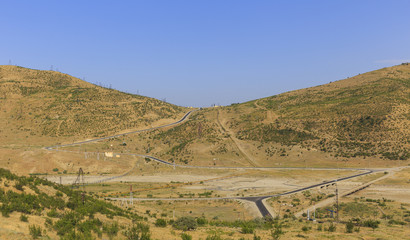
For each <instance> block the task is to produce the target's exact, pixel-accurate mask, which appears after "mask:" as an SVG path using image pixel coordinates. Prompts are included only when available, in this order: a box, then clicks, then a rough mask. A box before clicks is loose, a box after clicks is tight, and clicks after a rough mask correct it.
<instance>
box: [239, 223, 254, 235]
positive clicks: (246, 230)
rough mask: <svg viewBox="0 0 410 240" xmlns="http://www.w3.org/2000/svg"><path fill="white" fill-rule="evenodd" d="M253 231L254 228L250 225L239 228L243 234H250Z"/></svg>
mask: <svg viewBox="0 0 410 240" xmlns="http://www.w3.org/2000/svg"><path fill="white" fill-rule="evenodd" d="M254 230H255V227H254V226H252V225H250V224H244V225H242V227H241V233H243V234H252V233H253V232H254Z"/></svg>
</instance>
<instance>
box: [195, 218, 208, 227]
mask: <svg viewBox="0 0 410 240" xmlns="http://www.w3.org/2000/svg"><path fill="white" fill-rule="evenodd" d="M196 223H198V226H204V225H206V224H207V223H208V221H207V220H206V218H205V217H200V218H197V219H196Z"/></svg>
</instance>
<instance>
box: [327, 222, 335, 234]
mask: <svg viewBox="0 0 410 240" xmlns="http://www.w3.org/2000/svg"><path fill="white" fill-rule="evenodd" d="M327 230H328V231H329V232H335V231H336V225H333V223H331V224H330V226H329V228H328V229H327Z"/></svg>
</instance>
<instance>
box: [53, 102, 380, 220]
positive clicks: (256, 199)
mask: <svg viewBox="0 0 410 240" xmlns="http://www.w3.org/2000/svg"><path fill="white" fill-rule="evenodd" d="M195 111H198V110H192V111H189V112H187V113H186V114H185V115H184V116H183V117H182V118H181V119H180V120H178V121H176V122H174V123H170V124H166V125H162V126H158V127H153V128H147V129H142V130H136V131H132V132H126V133H121V134H116V135H113V136H108V137H102V138H96V139H91V140H85V141H81V142H75V143H70V144H63V145H55V146H50V147H45V149H47V150H49V151H61V152H76V151H66V150H61V149H58V148H62V147H68V146H74V145H82V144H87V143H92V142H98V141H102V140H106V139H110V138H116V137H121V136H125V135H129V134H135V133H140V132H146V131H151V130H155V129H160V128H165V127H170V126H174V125H177V124H180V123H182V122H184V121H186V120H188V117H189V115H191V114H192V113H193V112H195ZM89 153H93V152H89ZM116 154H117V155H132V156H139V157H144V158H149V159H151V160H153V161H156V162H159V163H162V164H166V165H169V166H173V167H180V168H203V169H233V170H235V169H250V170H251V169H252V170H264V169H265V170H266V169H289V170H292V169H293V170H294V169H311V170H347V171H351V170H353V171H366V172H364V173H359V174H355V175H352V176H348V177H343V178H339V179H335V180H331V181H326V182H322V183H318V184H314V185H311V186H308V187H303V188H299V189H296V190H292V191H289V192H285V193H281V194H275V195H266V196H256V197H225V198H175V199H173V198H159V199H152V198H146V199H143V200H173V201H179V200H221V199H222V200H223V199H241V200H247V201H252V202H255V204H256V206H257V207H258V209H259V211H260V212H261V214H262V216H271V214H270V213H269V211H268V210H267V208H266V206H265V205H264V204H263V200H264V199H266V198H270V197H277V196H284V195H289V194H293V193H297V192H301V191H304V190H307V189H311V188H315V187H319V186H323V185H327V184H331V183H334V182H338V181H343V180H346V179H350V178H355V177H359V176H362V175H366V174H370V173H373V172H375V171H382V170H385V169H379V170H370V169H369V170H368V169H363V168H304V167H218V166H192V165H180V164H175V163H171V162H168V161H165V160H162V159H159V158H156V157H153V156H149V155H143V154H133V153H116ZM132 170H133V169H131V170H129V171H127V172H125V173H124V174H121V175H119V176H113V177H109V178H105V179H101V180H98V181H95V182H92V183H101V182H106V181H110V180H113V179H116V178H121V177H124V176H126V175H128V174H129V173H130V172H131V171H132ZM88 184H91V183H88ZM111 199H113V200H127V198H111ZM128 200H129V199H128ZM134 200H142V199H134Z"/></svg>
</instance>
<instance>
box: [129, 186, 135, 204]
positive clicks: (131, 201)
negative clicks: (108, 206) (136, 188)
mask: <svg viewBox="0 0 410 240" xmlns="http://www.w3.org/2000/svg"><path fill="white" fill-rule="evenodd" d="M130 203H131V205H134V199H133V198H132V185H130Z"/></svg>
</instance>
